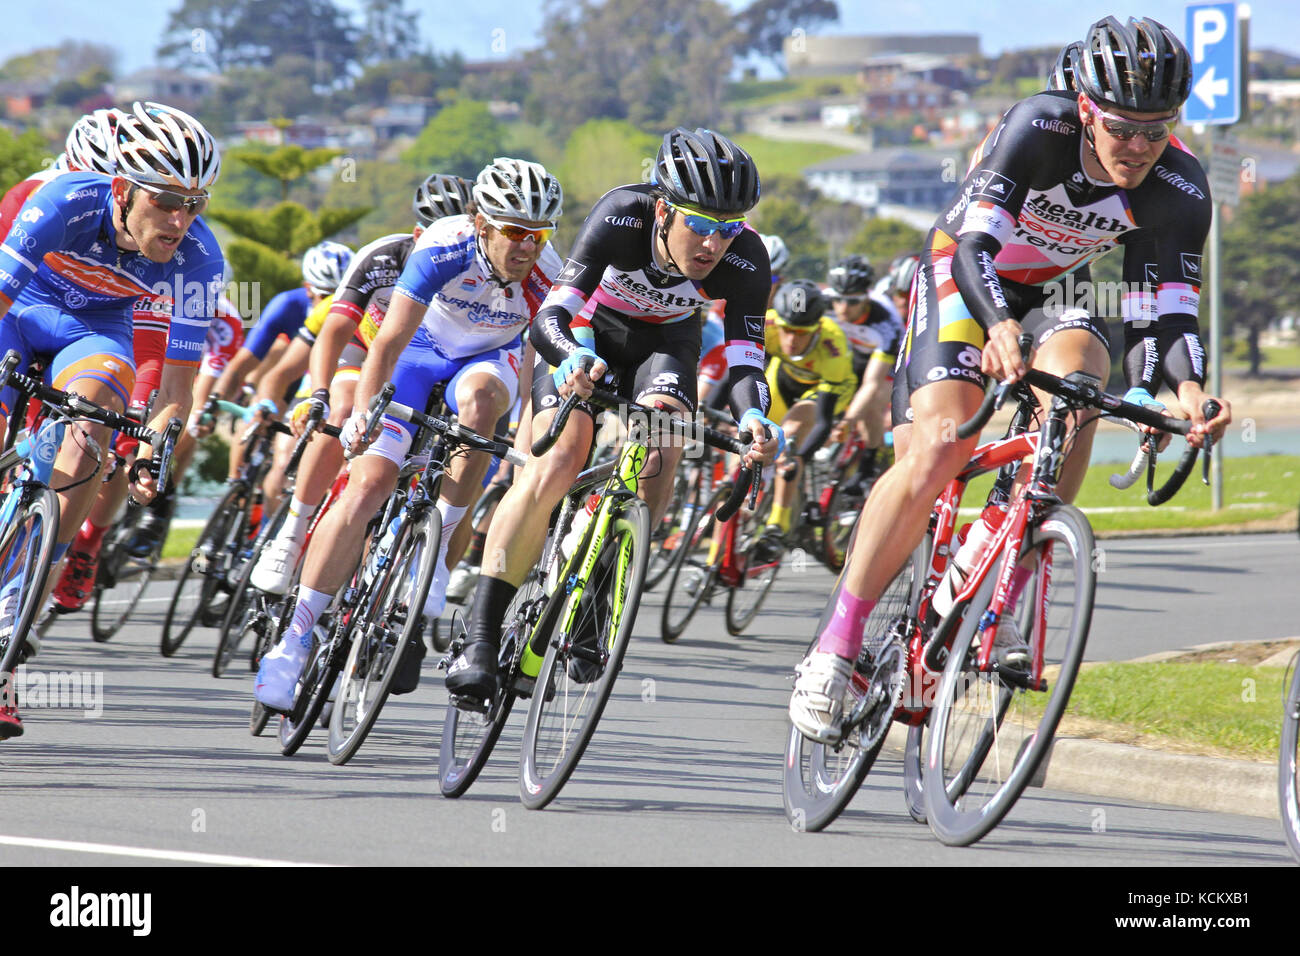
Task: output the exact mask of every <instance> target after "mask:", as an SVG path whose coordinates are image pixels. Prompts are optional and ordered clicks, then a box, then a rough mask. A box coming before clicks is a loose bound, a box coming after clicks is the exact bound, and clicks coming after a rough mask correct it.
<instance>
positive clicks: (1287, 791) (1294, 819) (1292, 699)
mask: <svg viewBox="0 0 1300 956" xmlns="http://www.w3.org/2000/svg"><path fill="white" fill-rule="evenodd" d="M1282 686H1283V687H1285V688H1286V696H1285V697H1284V698H1283V700H1282V746H1281V753H1279V755H1278V761H1277V796H1278V801H1279V803H1280V806H1281V810H1282V832H1283V833H1284V834H1285V835H1286V843H1287V846H1289V847H1290V848H1291V854H1292V855H1293V856H1294V857H1295V858H1296V860H1298V861H1300V654H1297V655H1296V656H1295V657H1293V658H1291V665H1290V667H1289V668H1288V670H1287V676H1286V679H1285V680H1284V681H1283V682H1282Z"/></svg>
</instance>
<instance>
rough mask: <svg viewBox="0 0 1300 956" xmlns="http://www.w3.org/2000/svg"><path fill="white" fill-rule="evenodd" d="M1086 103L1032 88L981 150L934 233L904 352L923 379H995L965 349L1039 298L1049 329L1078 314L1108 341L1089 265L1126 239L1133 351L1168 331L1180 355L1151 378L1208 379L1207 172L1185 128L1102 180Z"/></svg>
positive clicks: (1153, 368)
mask: <svg viewBox="0 0 1300 956" xmlns="http://www.w3.org/2000/svg"><path fill="white" fill-rule="evenodd" d="M1076 104H1077V98H1076V95H1075V94H1073V93H1060V92H1047V93H1040V94H1037V95H1035V96H1031V97H1029V98H1028V99H1025V100H1022V101H1021V102H1019V103H1017V104H1016V105H1015V106H1013V107H1012V108H1011V109H1010V110H1009V111H1008V112H1007V114H1006V115H1005V116H1004V117H1003V120H1002V122H1001V124H999V126H998V127H997V129H995V130H994V131H993V132H992V133H990V134H989V136H988V137H986V139H985V141H984V142H983V143H982V144H981V145H980V147H979V149H978V150H976V152H975V155H974V157H973V159H972V162H971V168H970V172H969V173H968V175H967V177H966V179H965V181H964V182H963V184H962V187H961V189H960V190H959V191H958V192H957V193H956V195H955V196H954V197H953V199H952V201H951V202H950V203H949V204H948V207H947V209H946V210H945V211H944V212H943V213H942V214H941V215H940V216H939V219H938V221H937V222H936V223H935V227H934V229H932V230H931V232H930V235H929V236H928V237H927V240H926V243H925V249H924V251H923V255H922V259H921V264H920V268H919V270H918V277H917V280H916V287H915V289H916V291H915V296H914V304H913V307H912V314H911V316H910V324H909V330H908V338H907V345H906V353H907V354H906V355H905V356H904V357H903V358H902V359H901V360H900V365H905V366H906V367H907V370H908V379H909V388H910V389H911V390H915V388H918V387H921V386H923V385H924V384H925V383H926V382H927V381H938V380H942V379H943V378H945V377H950V375H952V374H956V373H959V372H960V373H961V375H962V376H963V377H966V378H968V379H969V380H971V381H972V382H982V381H983V379H982V376H980V375H979V373H978V365H979V361H978V355H977V354H976V358H975V359H974V362H973V364H972V363H971V361H969V360H968V359H969V356H967V355H966V353H964V352H963V349H965V348H966V347H967V346H973V347H974V348H975V349H977V350H978V349H979V348H981V347H982V346H983V344H984V338H985V330H987V329H988V328H990V327H991V326H992V325H993V324H995V323H997V322H1000V321H1003V320H1005V319H1009V318H1017V319H1020V318H1023V317H1024V316H1026V315H1027V314H1029V313H1030V312H1031V311H1038V312H1042V313H1044V316H1045V320H1044V321H1040V322H1037V323H1036V324H1037V329H1038V335H1037V338H1038V340H1039V341H1042V340H1043V339H1044V338H1046V337H1047V336H1048V335H1050V334H1052V333H1053V332H1054V331H1055V330H1056V329H1057V328H1068V327H1075V328H1087V329H1089V330H1090V331H1092V332H1093V333H1094V334H1096V335H1097V336H1098V338H1099V339H1101V340H1102V341H1103V342H1104V341H1106V333H1105V326H1104V323H1101V322H1100V321H1098V320H1097V319H1096V318H1095V315H1094V313H1095V312H1096V309H1095V307H1094V308H1089V306H1090V305H1093V303H1090V302H1089V301H1088V299H1089V298H1091V294H1092V293H1091V285H1090V283H1089V282H1088V276H1089V274H1088V271H1087V267H1088V265H1089V263H1091V262H1092V261H1094V260H1096V259H1097V258H1099V257H1100V256H1102V255H1104V254H1105V253H1106V252H1108V251H1110V250H1111V249H1113V248H1115V247H1116V246H1123V247H1124V250H1125V252H1124V264H1123V278H1124V282H1125V290H1126V292H1125V294H1124V295H1123V297H1122V300H1121V303H1120V306H1121V308H1120V311H1121V315H1122V317H1123V319H1124V324H1125V339H1126V351H1128V352H1130V353H1132V352H1133V350H1134V349H1135V348H1137V347H1140V346H1141V345H1142V340H1143V339H1145V338H1151V337H1155V336H1156V335H1158V336H1160V337H1161V339H1162V341H1165V342H1167V343H1168V345H1169V348H1168V349H1167V350H1166V354H1165V356H1164V358H1165V359H1166V361H1169V360H1170V359H1171V357H1172V359H1173V361H1174V363H1175V365H1176V368H1174V367H1170V366H1166V367H1165V368H1163V369H1162V368H1161V363H1160V362H1154V363H1153V362H1146V363H1137V364H1138V365H1139V367H1140V369H1141V371H1142V372H1144V373H1145V375H1144V376H1143V379H1144V380H1146V381H1151V380H1153V379H1154V380H1155V381H1158V379H1159V376H1160V375H1162V374H1167V373H1171V372H1172V373H1173V377H1181V378H1182V379H1184V380H1185V379H1195V380H1197V381H1201V382H1203V381H1204V364H1203V362H1201V361H1199V359H1198V358H1197V356H1198V355H1199V354H1200V353H1201V349H1200V344H1199V337H1198V332H1197V323H1196V314H1197V309H1198V306H1199V300H1200V284H1201V250H1202V247H1203V245H1204V242H1205V237H1206V233H1207V231H1208V229H1209V223H1210V215H1211V211H1212V206H1211V201H1210V198H1209V187H1208V185H1207V182H1206V178H1205V174H1204V172H1203V171H1202V170H1201V167H1200V164H1199V163H1198V162H1197V161H1196V158H1195V157H1194V156H1192V155H1191V154H1190V153H1189V152H1187V150H1186V149H1185V147H1183V146H1182V144H1181V143H1178V142H1177V141H1173V142H1171V143H1170V144H1169V145H1168V146H1167V147H1166V148H1165V150H1164V151H1163V153H1162V154H1161V156H1160V159H1159V160H1158V161H1157V163H1156V164H1155V166H1154V168H1152V169H1151V171H1150V172H1149V173H1148V174H1147V176H1146V177H1145V178H1144V179H1143V181H1142V183H1141V184H1140V185H1139V186H1137V187H1136V188H1135V189H1122V188H1120V187H1119V186H1116V185H1115V184H1113V183H1108V182H1100V181H1097V180H1094V179H1092V178H1091V177H1090V176H1089V175H1088V174H1087V172H1086V171H1085V169H1084V166H1083V156H1084V150H1086V149H1089V146H1088V145H1087V143H1086V141H1085V138H1084V136H1083V132H1082V127H1081V124H1080V121H1079V116H1078V108H1077V105H1076ZM1076 278H1077V279H1078V280H1079V282H1077V283H1075V282H1073V281H1064V280H1067V279H1069V280H1073V279H1076ZM1148 329H1150V331H1149V332H1148V331H1147V330H1148ZM918 356H921V357H920V358H919V359H918ZM1128 364H1132V363H1128ZM940 370H943V371H942V374H941V373H940ZM1130 384H1137V383H1135V382H1133V381H1130Z"/></svg>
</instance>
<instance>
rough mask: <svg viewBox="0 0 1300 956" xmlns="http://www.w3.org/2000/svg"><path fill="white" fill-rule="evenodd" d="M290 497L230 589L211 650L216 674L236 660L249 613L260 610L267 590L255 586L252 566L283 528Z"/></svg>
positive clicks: (264, 527) (259, 537) (259, 538)
mask: <svg viewBox="0 0 1300 956" xmlns="http://www.w3.org/2000/svg"><path fill="white" fill-rule="evenodd" d="M289 498H290V496H289V495H285V496H284V500H283V501H281V502H280V506H279V507H278V508H276V509H275V514H273V515H272V516H271V519H270V520H269V521H266V522H264V523H263V525H262V530H261V531H259V532H258V533H257V539H256V540H255V541H254V542H253V550H252V554H251V555H250V556H249V558H248V560H247V561H244V562H242V564H239V565H238V568H239V576H238V578H237V579H236V583H235V586H234V588H233V589H232V590H231V592H230V599H229V600H228V601H227V602H226V610H225V614H224V615H223V617H222V619H221V634H220V635H219V636H218V638H217V646H216V649H215V650H214V651H213V653H212V676H213V677H220V676H221V675H222V674H224V673H225V671H226V668H227V667H229V666H230V662H231V661H233V660H234V659H235V654H236V653H238V651H239V645H240V644H241V643H242V642H243V637H244V631H245V628H246V626H247V624H248V622H249V615H250V613H255V612H256V611H257V604H258V597H259V595H261V594H264V593H265V592H262V591H259V590H258V589H257V588H255V587H253V584H252V580H253V569H254V568H255V567H257V559H258V558H259V557H261V555H262V552H263V551H265V550H266V547H267V545H269V544H270V543H271V542H272V541H274V540H275V536H276V535H277V534H279V533H280V528H282V527H283V526H284V523H285V521H287V520H288V518H289V507H290V505H291V504H292V502H291V501H290V500H289ZM232 570H233V569H232ZM290 588H292V585H290Z"/></svg>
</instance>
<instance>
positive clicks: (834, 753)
mask: <svg viewBox="0 0 1300 956" xmlns="http://www.w3.org/2000/svg"><path fill="white" fill-rule="evenodd" d="M924 578H925V565H924V556H923V554H922V552H921V549H917V550H916V551H914V552H913V553H912V556H911V557H910V558H909V559H908V561H907V562H906V563H905V564H904V565H903V567H902V569H901V570H899V572H898V574H896V575H895V576H894V579H893V580H892V581H890V583H889V585H888V586H887V587H886V588H885V590H884V592H883V593H882V594H881V597H880V600H879V601H877V602H876V606H875V607H874V608H872V611H871V614H870V616H868V618H867V620H866V623H865V624H864V625H863V629H864V632H865V636H866V637H867V640H864V641H863V647H862V652H861V654H860V655H859V658H858V666H857V667H856V668H855V669H854V672H853V676H852V677H851V678H850V680H849V683H848V686H847V687H846V688H845V697H844V707H845V713H846V714H847V713H848V712H849V711H851V710H852V708H853V706H854V704H856V703H857V702H858V701H859V700H861V699H862V698H863V697H864V696H865V695H866V693H867V691H868V688H869V687H870V681H869V679H868V677H867V676H866V675H865V674H864V673H863V669H864V667H865V668H871V664H870V654H869V651H870V646H871V644H872V640H871V638H872V636H873V635H878V636H879V637H885V636H887V635H888V634H889V633H890V632H891V631H892V630H893V629H894V628H895V626H896V623H897V622H898V621H900V620H910V619H911V618H912V617H913V616H914V614H915V610H916V599H917V596H918V595H919V593H920V589H921V583H922V582H923V581H924ZM879 637H878V638H877V639H879ZM817 641H818V638H816V637H814V638H813V641H812V643H811V644H810V645H809V646H808V650H809V651H811V650H813V649H814V648H815V647H816V646H817ZM899 651H900V652H901V653H903V654H906V645H903V646H902V647H900V648H899ZM873 669H874V668H873ZM892 720H893V709H892V708H891V710H890V713H889V717H888V720H887V721H886V723H885V725H884V728H883V729H880V728H877V729H876V732H875V733H874V734H873V735H872V736H874V737H875V738H876V739H875V740H874V742H869V744H868V746H866V747H863V746H862V745H861V736H860V734H859V733H856V732H855V733H853V734H851V735H849V737H848V739H846V740H844V741H842V742H841V743H840V744H838V745H831V744H823V743H818V742H816V741H813V740H810V739H809V738H807V737H805V736H804V735H803V734H802V733H800V732H799V729H798V728H797V727H795V726H793V725H791V727H790V735H789V736H788V737H787V739H786V749H785V774H784V779H783V786H782V791H783V799H784V802H785V814H786V819H787V820H789V821H790V825H791V826H792V827H793V828H794V829H795V830H798V831H800V832H808V833H816V832H818V831H820V830H823V829H825V828H826V827H828V826H829V825H830V824H831V823H832V822H834V820H835V819H836V818H837V817H838V816H839V815H840V814H841V813H842V812H844V808H845V807H847V806H848V805H849V803H850V802H852V800H853V797H854V795H856V794H857V792H858V789H859V788H860V787H861V786H862V781H863V780H865V779H866V777H867V774H868V773H869V772H870V770H871V767H872V765H873V764H874V763H875V760H876V757H877V755H878V754H879V753H880V748H881V746H882V745H883V744H884V742H885V738H886V737H887V736H888V731H889V724H890V723H892Z"/></svg>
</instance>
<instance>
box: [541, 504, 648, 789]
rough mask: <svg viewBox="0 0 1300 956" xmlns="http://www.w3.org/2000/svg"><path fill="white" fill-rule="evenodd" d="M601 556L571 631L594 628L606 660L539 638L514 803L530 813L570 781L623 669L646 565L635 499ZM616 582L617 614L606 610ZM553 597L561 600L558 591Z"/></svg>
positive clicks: (642, 512)
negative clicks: (541, 646)
mask: <svg viewBox="0 0 1300 956" xmlns="http://www.w3.org/2000/svg"><path fill="white" fill-rule="evenodd" d="M601 552H602V553H601V555H599V556H597V559H596V562H595V564H594V566H593V570H592V575H591V579H590V580H589V581H588V582H587V587H586V589H585V590H584V592H583V594H582V599H581V603H580V604H579V606H578V610H577V614H576V616H575V625H574V626H575V629H576V631H577V632H578V633H581V632H582V630H583V629H584V627H590V628H594V630H595V634H596V636H597V637H596V641H597V644H598V649H599V641H600V637H599V635H601V634H602V633H603V634H605V635H606V637H605V648H604V650H605V652H606V653H607V656H605V655H603V654H602V656H603V657H604V660H603V662H602V663H600V664H593V663H592V662H590V661H588V660H585V659H583V658H582V657H581V656H580V655H574V654H573V653H572V652H571V648H570V647H569V646H566V643H565V642H562V641H561V639H560V637H561V635H556V634H554V633H551V634H538V635H537V636H538V637H539V638H541V639H543V640H545V641H546V656H545V659H544V660H543V661H542V667H541V671H540V673H539V674H538V676H537V685H536V689H535V690H534V692H533V698H532V702H531V705H530V706H529V708H528V723H527V724H526V725H525V727H524V739H523V755H522V757H521V759H520V761H519V796H520V800H521V801H522V802H523V804H524V806H525V807H527V808H528V809H530V810H540V809H541V808H542V807H545V806H546V805H547V804H548V803H550V802H551V801H552V800H553V799H555V797H556V795H557V794H558V793H559V792H560V790H561V789H562V788H563V787H564V784H565V783H566V782H567V781H568V779H569V776H570V775H571V774H572V773H573V770H574V768H575V767H576V766H577V765H578V761H579V760H581V759H582V755H583V753H584V751H585V750H586V749H587V744H588V743H589V742H590V740H591V736H592V734H594V733H595V731H596V725H597V724H598V723H599V722H600V716H601V714H602V713H603V712H604V710H605V705H606V703H607V702H608V701H609V697H610V694H611V693H612V692H613V689H614V681H615V680H616V679H617V678H618V672H619V671H620V670H621V669H622V666H623V656H624V655H625V654H626V653H627V645H628V642H629V641H630V640H631V639H632V627H633V624H634V622H635V621H636V613H637V609H638V607H639V606H640V603H641V594H642V591H643V589H644V586H645V572H646V567H647V565H648V564H649V562H650V509H649V508H647V507H646V504H645V502H644V501H641V500H640V499H639V498H633V499H630V500H625V501H624V502H623V503H622V505H621V506H620V509H619V511H618V512H617V513H616V514H615V515H613V516H612V519H611V521H610V524H609V533H608V535H607V536H606V538H605V541H604V545H603V547H602V549H601ZM620 576H621V579H622V582H623V583H622V586H621V587H618V590H619V591H620V592H621V593H622V594H623V599H622V601H623V603H622V608H621V612H620V609H619V608H616V607H610V603H611V595H612V594H613V593H614V591H615V589H616V587H617V586H618V581H619V578H620ZM556 594H557V595H561V591H558V590H557V591H556ZM564 599H565V600H572V598H564ZM566 610H567V609H566ZM566 616H567V615H566V614H565V613H561V614H557V615H555V617H554V618H553V624H554V627H556V628H558V627H560V626H561V625H562V623H563V619H564V618H565V617H566ZM534 646H536V645H534ZM571 665H573V669H574V670H575V671H577V673H578V675H579V676H578V677H576V678H575V677H574V675H573V674H572V673H571V672H570V669H571ZM584 665H585V667H584ZM592 667H595V668H597V671H596V674H595V676H594V678H593V679H591V680H584V679H582V678H583V677H586V676H590V675H589V674H584V673H583V671H584V670H585V669H588V668H592Z"/></svg>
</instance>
